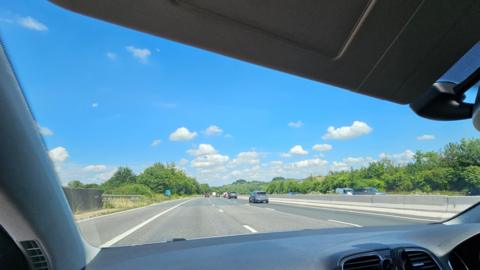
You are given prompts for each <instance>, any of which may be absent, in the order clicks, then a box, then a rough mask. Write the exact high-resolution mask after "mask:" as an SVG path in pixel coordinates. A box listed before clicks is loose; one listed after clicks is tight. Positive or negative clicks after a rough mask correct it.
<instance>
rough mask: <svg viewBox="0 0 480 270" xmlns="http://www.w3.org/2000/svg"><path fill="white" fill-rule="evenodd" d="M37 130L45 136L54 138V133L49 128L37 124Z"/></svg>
mask: <svg viewBox="0 0 480 270" xmlns="http://www.w3.org/2000/svg"><path fill="white" fill-rule="evenodd" d="M37 129H38V131H39V132H40V134H42V135H43V136H53V131H52V130H51V129H49V128H47V127H42V126H40V124H38V123H37Z"/></svg>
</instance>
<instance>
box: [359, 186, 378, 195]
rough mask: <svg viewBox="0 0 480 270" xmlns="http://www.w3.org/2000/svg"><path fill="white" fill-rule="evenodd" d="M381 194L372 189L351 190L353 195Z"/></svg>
mask: <svg viewBox="0 0 480 270" xmlns="http://www.w3.org/2000/svg"><path fill="white" fill-rule="evenodd" d="M380 194H383V193H380V192H378V190H377V189H376V188H374V187H365V188H356V189H354V190H353V195H380Z"/></svg>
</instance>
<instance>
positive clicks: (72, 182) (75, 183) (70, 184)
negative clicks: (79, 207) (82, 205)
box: [67, 180, 83, 188]
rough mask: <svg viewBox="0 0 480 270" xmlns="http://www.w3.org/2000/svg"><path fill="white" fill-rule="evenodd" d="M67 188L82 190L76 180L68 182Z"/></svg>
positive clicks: (81, 185) (81, 186)
mask: <svg viewBox="0 0 480 270" xmlns="http://www.w3.org/2000/svg"><path fill="white" fill-rule="evenodd" d="M67 187H69V188H83V183H82V182H80V181H78V180H73V181H70V182H68V184H67Z"/></svg>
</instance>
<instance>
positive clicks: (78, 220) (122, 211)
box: [72, 198, 184, 223]
mask: <svg viewBox="0 0 480 270" xmlns="http://www.w3.org/2000/svg"><path fill="white" fill-rule="evenodd" d="M179 200H184V198H181V199H174V200H168V201H163V202H159V203H152V204H149V205H145V206H142V207H137V208H132V209H127V210H121V211H118V212H113V213H110V214H105V215H100V216H95V217H89V218H82V219H77V220H75V222H76V223H82V222H85V221H90V220H94V219H101V218H104V217H109V216H114V215H118V214H123V213H128V212H132V211H135V210H140V209H143V208H147V207H152V206H157V205H162V204H166V203H171V202H175V201H179ZM72 215H74V214H72Z"/></svg>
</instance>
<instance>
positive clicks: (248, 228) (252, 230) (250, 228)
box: [243, 225, 257, 233]
mask: <svg viewBox="0 0 480 270" xmlns="http://www.w3.org/2000/svg"><path fill="white" fill-rule="evenodd" d="M243 227H244V228H245V229H247V230H249V231H250V232H251V233H256V232H257V230H255V229H254V228H252V227H250V226H248V225H243Z"/></svg>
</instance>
